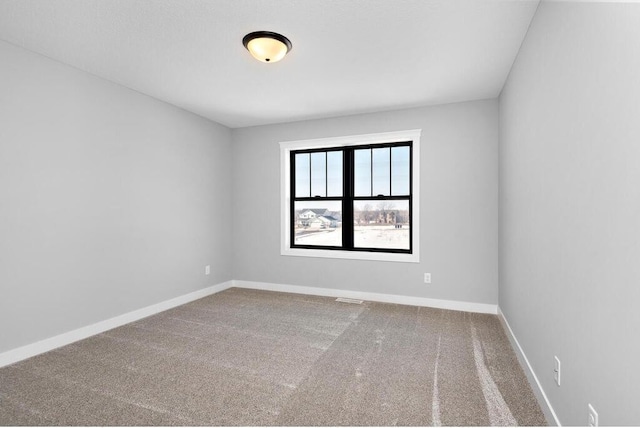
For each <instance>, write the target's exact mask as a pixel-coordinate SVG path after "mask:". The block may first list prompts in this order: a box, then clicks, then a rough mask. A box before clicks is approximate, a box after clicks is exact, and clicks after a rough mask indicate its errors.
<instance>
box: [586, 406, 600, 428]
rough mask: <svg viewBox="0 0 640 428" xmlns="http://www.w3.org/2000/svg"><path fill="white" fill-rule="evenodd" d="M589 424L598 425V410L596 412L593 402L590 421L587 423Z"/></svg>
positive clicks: (590, 409)
mask: <svg viewBox="0 0 640 428" xmlns="http://www.w3.org/2000/svg"><path fill="white" fill-rule="evenodd" d="M587 426H590V427H597V426H598V412H596V409H594V408H593V406H592V405H591V404H589V422H588V423H587Z"/></svg>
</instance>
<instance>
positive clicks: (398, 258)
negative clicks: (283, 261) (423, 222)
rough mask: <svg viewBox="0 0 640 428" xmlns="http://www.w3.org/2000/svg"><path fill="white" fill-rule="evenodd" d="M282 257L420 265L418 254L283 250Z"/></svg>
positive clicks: (305, 249)
mask: <svg viewBox="0 0 640 428" xmlns="http://www.w3.org/2000/svg"><path fill="white" fill-rule="evenodd" d="M280 255H282V256H294V257H317V258H324V259H349V260H374V261H381V262H400V263H420V257H419V255H418V254H403V253H378V252H369V251H340V250H313V249H308V248H283V249H281V251H280Z"/></svg>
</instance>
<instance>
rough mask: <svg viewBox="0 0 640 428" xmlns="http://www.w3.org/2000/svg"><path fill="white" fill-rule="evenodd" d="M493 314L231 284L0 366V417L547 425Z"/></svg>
mask: <svg viewBox="0 0 640 428" xmlns="http://www.w3.org/2000/svg"><path fill="white" fill-rule="evenodd" d="M545 424H546V423H545V419H544V416H543V414H542V412H541V410H540V407H539V406H538V403H537V402H536V399H535V397H534V395H533V392H532V391H531V388H530V386H529V384H528V382H527V380H526V377H525V375H524V373H523V371H522V369H521V367H520V366H519V364H518V361H517V359H516V356H515V354H514V352H513V350H512V349H511V348H510V345H509V341H508V339H507V337H506V335H505V333H504V331H503V329H502V326H501V324H500V321H499V319H498V318H497V317H496V316H495V315H484V314H473V313H466V312H458V311H448V310H441V309H431V308H421V307H412V306H403V305H393V304H383V303H373V302H364V303H362V304H360V305H359V304H353V303H341V302H336V301H335V299H333V298H326V297H316V296H305V295H297V294H287V293H275V292H266V291H255V290H246V289H239V288H232V289H229V290H226V291H224V292H222V293H218V294H215V295H212V296H209V297H206V298H204V299H200V300H197V301H195V302H192V303H189V304H187V305H184V306H180V307H177V308H174V309H171V310H169V311H166V312H163V313H160V314H158V315H155V316H152V317H149V318H145V319H142V320H140V321H137V322H134V323H131V324H127V325H125V326H122V327H119V328H116V329H113V330H110V331H107V332H105V333H102V334H99V335H96V336H93V337H90V338H88V339H85V340H82V341H80V342H76V343H74V344H71V345H68V346H65V347H62V348H59V349H56V350H54V351H51V352H48V353H45V354H42V355H39V356H36V357H33V358H30V359H28V360H25V361H22V362H19V363H16V364H13V365H11V366H7V367H4V368H2V369H0V425H190V426H194V425H195V426H202V425H236V426H237V425H242V426H246V425H316V426H317V425H325V426H326V425H331V426H336V425H385V426H390V425H545Z"/></svg>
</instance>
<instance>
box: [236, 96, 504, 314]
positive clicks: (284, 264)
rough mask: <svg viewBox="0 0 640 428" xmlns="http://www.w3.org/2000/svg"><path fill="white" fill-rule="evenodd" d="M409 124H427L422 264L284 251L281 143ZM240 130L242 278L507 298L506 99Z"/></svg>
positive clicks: (239, 270)
mask: <svg viewBox="0 0 640 428" xmlns="http://www.w3.org/2000/svg"><path fill="white" fill-rule="evenodd" d="M408 129H422V137H421V149H420V150H421V159H420V162H421V167H420V174H421V176H420V190H421V194H420V198H421V207H420V231H421V236H420V238H419V239H420V250H421V254H420V259H421V261H420V263H399V262H374V261H364V260H338V259H326V258H309V257H293V256H282V255H280V147H279V142H281V141H293V140H304V139H313V138H324V137H337V136H347V135H359V134H370V133H379V132H389V131H398V130H408ZM232 136H233V193H234V196H233V202H234V204H233V217H234V247H233V251H234V256H233V261H234V268H233V271H234V279H237V280H244V281H256V282H261V281H262V282H267V283H276V284H292V285H301V286H308V287H320V288H330V289H342V290H352V291H360V292H370V293H382V294H397V295H404V296H415V297H426V298H433V299H445V300H457V301H464V302H474V303H488V304H496V303H497V293H498V290H497V284H498V265H497V263H498V247H497V244H498V242H497V239H498V238H497V236H498V193H497V191H498V164H497V162H498V105H497V100H489V101H477V102H469V103H460V104H449V105H443V106H437V107H425V108H417V109H408V110H399V111H393V112H386V113H376V114H366V115H357V116H347V117H340V118H332V119H324V120H313V121H303V122H293V123H288V124H280V125H270V126H259V127H252V128H243V129H235V130H233V131H232ZM425 272H430V273H431V274H432V284H431V285H427V284H424V282H423V274H424V273H425Z"/></svg>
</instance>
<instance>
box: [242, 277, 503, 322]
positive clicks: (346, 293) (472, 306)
mask: <svg viewBox="0 0 640 428" xmlns="http://www.w3.org/2000/svg"><path fill="white" fill-rule="evenodd" d="M232 282H233V286H234V287H240V288H251V289H254V290H268V291H281V292H284V293H297V294H311V295H314V296H327V297H346V298H349V299H358V300H369V301H372V302H383V303H396V304H400V305H409V306H425V307H429V308H439V309H451V310H454V311H465V312H478V313H483V314H494V315H495V314H497V313H498V305H491V304H487V303H472V302H460V301H455V300H440V299H428V298H426V297H411V296H399V295H395V294H382V293H369V292H365V291H350V290H338V289H333V288H319V287H305V286H302V285H288V284H273V283H267V282H254V281H240V280H233V281H232Z"/></svg>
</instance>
